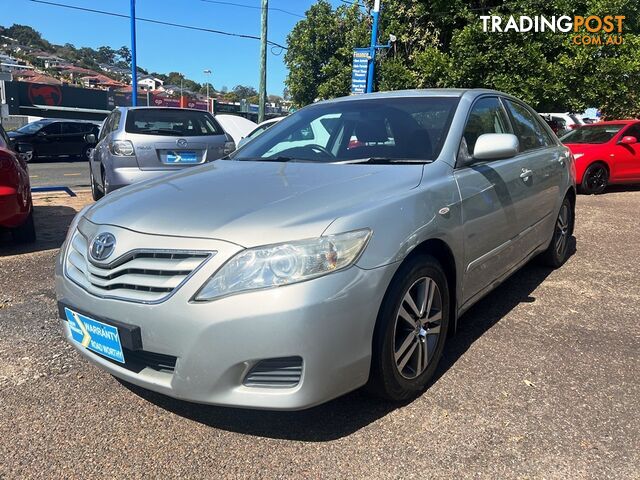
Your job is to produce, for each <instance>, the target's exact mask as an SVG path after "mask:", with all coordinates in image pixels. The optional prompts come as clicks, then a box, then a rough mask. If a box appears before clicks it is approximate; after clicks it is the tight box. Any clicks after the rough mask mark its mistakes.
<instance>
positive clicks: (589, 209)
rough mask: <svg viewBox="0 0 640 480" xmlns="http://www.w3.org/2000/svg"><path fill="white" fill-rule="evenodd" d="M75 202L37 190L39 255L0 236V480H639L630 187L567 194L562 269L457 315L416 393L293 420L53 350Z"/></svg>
mask: <svg viewBox="0 0 640 480" xmlns="http://www.w3.org/2000/svg"><path fill="white" fill-rule="evenodd" d="M88 201H89V197H88V195H87V194H86V193H83V194H81V195H80V196H79V197H78V198H76V199H68V198H66V197H62V196H51V197H42V196H40V197H38V199H37V208H36V221H37V222H36V223H37V227H38V229H39V230H40V232H41V234H40V238H41V240H40V241H39V243H37V244H36V245H35V246H34V247H30V248H28V249H23V250H16V249H15V248H12V247H8V246H7V242H6V240H7V239H6V238H4V237H2V238H0V412H1V414H0V459H1V460H0V477H1V478H20V479H22V478H93V477H101V478H114V477H118V478H160V477H163V478H165V477H169V478H179V477H188V478H212V477H216V478H222V477H224V478H327V477H328V478H343V477H349V478H376V479H379V478H399V477H404V478H424V477H431V478H547V479H550V478H563V479H564V478H640V454H639V451H640V450H639V449H638V445H639V444H640V442H639V439H640V425H639V423H640V422H639V417H640V388H639V386H640V377H639V375H638V373H639V372H640V362H639V351H640V324H639V322H638V319H639V318H640V262H639V260H640V242H638V236H639V233H640V227H639V226H638V225H639V224H638V219H639V218H640V217H639V216H638V208H639V207H640V190H626V191H625V190H617V191H612V192H609V193H607V194H605V195H601V196H594V197H584V196H581V197H579V198H578V209H577V226H576V232H575V236H576V242H575V248H574V254H573V256H572V257H571V258H570V260H569V261H568V262H567V264H566V265H565V266H564V267H563V268H562V269H560V270H558V271H549V270H547V269H544V268H542V267H539V266H536V265H529V266H527V267H525V268H524V269H523V270H522V271H520V272H519V273H517V274H516V275H514V276H513V277H512V278H511V279H510V280H509V281H507V282H506V283H505V284H504V285H503V286H501V287H500V288H498V289H497V290H496V291H495V292H494V293H492V294H491V295H489V296H488V297H487V298H486V299H484V300H483V301H481V302H480V303H479V304H478V305H476V306H475V307H474V308H473V309H472V310H471V311H470V312H468V313H467V314H466V315H465V316H464V317H463V318H462V319H461V328H460V332H459V333H458V335H457V336H456V337H454V338H452V339H451V341H450V342H449V345H448V348H447V351H446V354H445V358H444V361H443V364H442V366H441V368H440V370H439V372H438V375H437V378H436V380H435V382H434V384H433V385H432V386H431V388H430V389H429V390H428V391H427V392H425V393H424V394H423V395H422V396H421V397H419V398H418V399H416V400H414V401H413V402H411V403H409V404H407V405H403V406H400V407H397V406H396V407H394V406H392V405H387V404H384V403H380V402H379V401H376V400H372V399H369V398H367V397H366V396H365V395H364V394H363V393H361V392H354V393H352V394H349V395H347V396H345V397H342V398H340V399H338V400H335V401H333V402H330V403H329V404H326V405H323V406H320V407H317V408H314V409H312V410H308V411H303V412H291V413H275V412H256V411H244V410H235V409H226V408H217V407H207V406H201V405H194V404H189V403H184V402H180V401H177V400H173V399H170V398H166V397H163V396H161V395H157V394H154V393H150V392H146V391H143V390H141V389H137V388H134V387H130V386H126V385H124V384H121V383H120V382H118V381H117V380H115V379H114V378H113V377H111V376H110V375H108V374H107V373H105V372H103V371H101V370H99V369H97V368H95V367H93V366H91V365H89V364H88V363H87V362H85V361H83V360H82V359H81V358H80V357H79V356H78V355H77V354H76V353H75V352H74V351H73V350H72V348H71V347H70V346H68V345H67V344H66V343H65V342H64V341H63V340H62V337H61V335H60V331H59V327H58V320H57V318H56V305H55V294H54V287H53V280H52V275H53V263H54V258H55V256H56V254H57V247H58V246H59V245H60V243H61V242H62V240H63V237H64V232H65V230H66V226H67V225H68V223H69V222H70V220H71V218H72V215H73V214H74V212H75V211H76V210H78V209H79V208H80V207H81V206H82V205H83V204H85V203H87V202H88Z"/></svg>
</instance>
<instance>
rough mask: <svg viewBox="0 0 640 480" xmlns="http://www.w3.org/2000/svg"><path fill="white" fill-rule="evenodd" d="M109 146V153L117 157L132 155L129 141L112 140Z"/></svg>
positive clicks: (131, 146)
mask: <svg viewBox="0 0 640 480" xmlns="http://www.w3.org/2000/svg"><path fill="white" fill-rule="evenodd" d="M109 146H110V147H111V153H113V154H114V155H115V156H117V157H130V156H132V155H133V154H134V150H133V143H131V142H130V141H129V140H114V141H113V142H111V145H109Z"/></svg>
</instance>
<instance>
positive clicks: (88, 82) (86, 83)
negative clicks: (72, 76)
mask: <svg viewBox="0 0 640 480" xmlns="http://www.w3.org/2000/svg"><path fill="white" fill-rule="evenodd" d="M80 83H82V86H83V87H85V88H99V89H102V90H111V89H116V88H122V87H124V86H125V85H124V83H122V82H118V81H116V80H114V79H112V78H109V77H107V76H106V75H102V74H97V75H87V76H84V77H81V78H80Z"/></svg>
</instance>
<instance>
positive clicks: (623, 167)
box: [611, 123, 640, 182]
mask: <svg viewBox="0 0 640 480" xmlns="http://www.w3.org/2000/svg"><path fill="white" fill-rule="evenodd" d="M623 137H635V138H636V140H638V141H639V142H640V124H638V123H636V124H633V125H631V126H629V127H628V128H626V129H625V130H623V131H622V132H621V133H620V134H619V136H618V138H617V139H616V143H615V144H614V147H613V155H612V156H611V157H612V159H613V169H612V172H611V180H615V181H621V182H631V181H637V180H640V143H634V144H632V145H629V144H622V143H619V142H620V140H622V138H623Z"/></svg>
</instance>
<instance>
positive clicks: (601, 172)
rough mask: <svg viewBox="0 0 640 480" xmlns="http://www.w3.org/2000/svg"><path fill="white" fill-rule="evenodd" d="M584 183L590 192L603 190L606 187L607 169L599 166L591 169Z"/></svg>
mask: <svg viewBox="0 0 640 480" xmlns="http://www.w3.org/2000/svg"><path fill="white" fill-rule="evenodd" d="M586 183H587V187H588V188H589V190H591V191H599V190H603V189H604V188H605V187H606V186H607V169H606V168H605V167H603V166H600V165H596V166H595V167H592V168H591V170H590V172H589V176H588V177H587V182H586Z"/></svg>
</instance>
